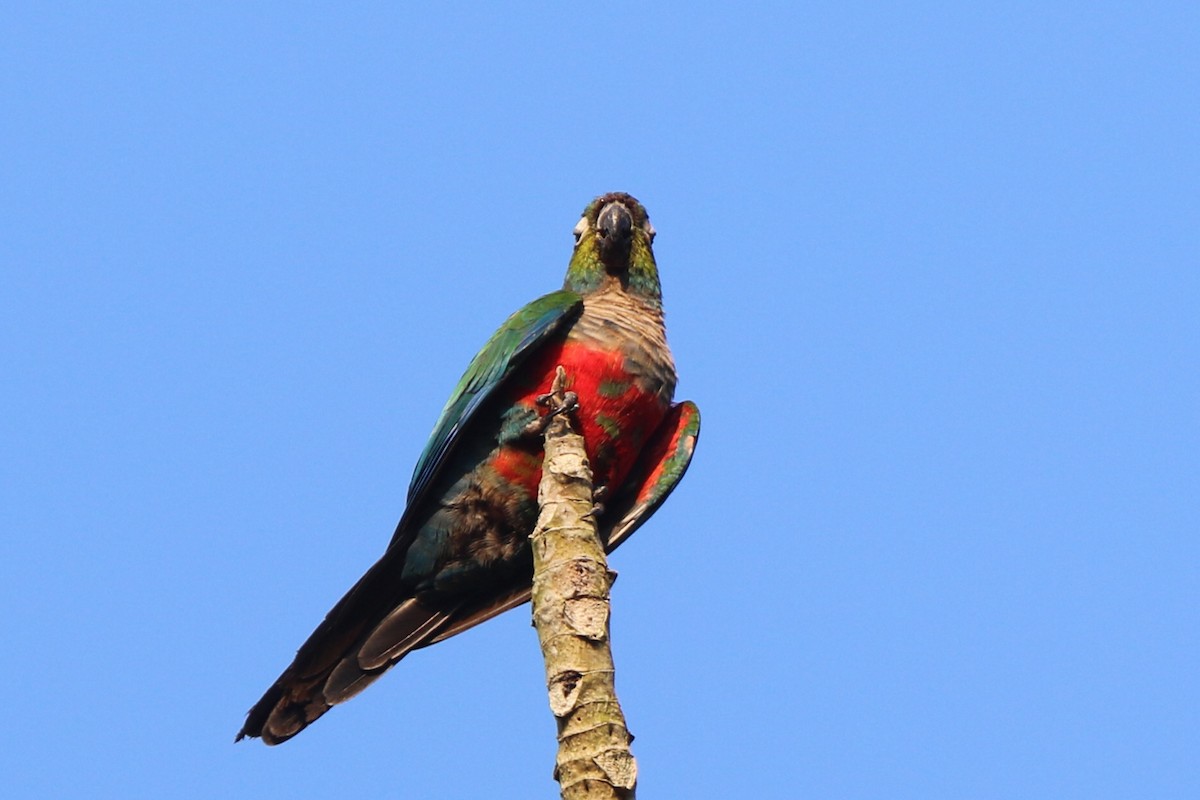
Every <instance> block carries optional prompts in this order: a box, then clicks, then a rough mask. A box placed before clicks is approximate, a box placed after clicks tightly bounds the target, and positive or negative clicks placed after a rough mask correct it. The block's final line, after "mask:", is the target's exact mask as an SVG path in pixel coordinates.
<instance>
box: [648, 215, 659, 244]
mask: <svg viewBox="0 0 1200 800" xmlns="http://www.w3.org/2000/svg"><path fill="white" fill-rule="evenodd" d="M655 233H657V231H655V230H654V226H653V225H651V224H650V220H646V236H647V237H648V238H649V239H650V241H651V242H652V243H653V242H654V235H655Z"/></svg>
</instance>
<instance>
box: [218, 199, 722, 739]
mask: <svg viewBox="0 0 1200 800" xmlns="http://www.w3.org/2000/svg"><path fill="white" fill-rule="evenodd" d="M654 236H655V231H654V227H653V226H652V225H651V224H650V219H649V216H648V215H647V213H646V210H645V208H643V207H642V204H641V203H639V202H638V201H637V200H636V199H634V198H633V197H631V196H630V195H628V194H626V193H623V192H612V193H608V194H605V195H602V196H600V197H597V198H596V199H594V200H593V201H592V202H591V203H589V204H588V206H587V207H586V208H585V209H584V211H583V216H582V217H581V218H580V220H579V223H578V224H577V225H576V226H575V229H574V237H575V244H574V250H573V252H572V254H571V258H570V261H569V263H568V266H567V275H566V279H565V281H564V283H563V288H562V289H560V290H558V291H555V292H551V293H550V294H547V295H545V296H544V297H541V298H539V299H537V300H534V301H533V302H531V303H529V304H528V305H526V306H525V307H523V308H521V309H520V310H519V311H517V312H516V313H514V314H513V315H512V316H510V317H509V318H508V319H507V320H506V321H505V322H504V324H503V325H501V326H500V328H499V329H498V330H497V331H496V332H495V333H494V334H493V335H492V337H491V338H490V339H489V340H488V341H487V343H486V344H485V345H484V346H483V349H482V350H480V351H479V353H478V354H477V355H476V356H475V358H474V359H473V360H472V361H471V362H470V364H469V366H468V367H467V370H466V372H465V373H464V375H463V376H462V379H461V380H460V381H459V382H458V385H457V386H455V388H454V390H453V392H452V393H451V396H450V399H449V401H448V402H447V403H446V406H445V408H444V409H443V410H442V413H441V416H440V417H439V418H438V420H437V423H436V425H435V426H434V429H433V432H432V434H431V435H430V437H429V441H428V443H427V444H426V445H425V449H424V450H423V451H422V452H421V454H420V456H419V458H418V459H417V463H416V467H415V468H414V470H413V476H412V481H411V483H410V485H409V489H408V495H407V502H406V505H405V509H404V512H403V514H402V515H401V518H400V521H399V523H398V524H397V526H396V530H395V533H394V534H393V535H392V538H391V540H390V542H389V543H388V545H387V548H386V549H385V550H384V553H383V555H382V556H381V557H380V558H379V560H378V561H377V562H376V563H375V564H374V565H373V566H371V567H370V569H368V570H367V571H366V573H364V574H363V576H362V577H361V578H360V579H359V580H358V582H357V583H355V584H354V586H352V587H351V588H350V590H349V591H348V592H346V594H345V596H344V597H342V599H341V600H339V601H338V602H337V604H336V605H334V606H333V608H332V609H331V610H330V611H329V613H328V614H327V615H326V617H325V619H324V620H323V621H322V622H321V623H320V625H318V626H317V628H316V630H314V631H313V633H312V635H311V636H309V638H308V640H307V641H305V642H304V644H303V645H301V646H300V649H299V650H298V651H297V652H296V656H295V659H294V660H293V661H292V663H291V664H290V665H289V666H288V667H287V669H285V670H284V671H283V673H282V674H281V675H280V676H279V678H278V679H277V680H276V681H275V682H274V684H272V685H271V687H270V688H269V689H267V691H266V693H265V694H263V696H262V698H261V699H260V700H259V701H258V702H257V703H255V704H254V706H253V707H252V708H251V709H250V711H249V712H248V713H247V715H246V720H245V724H244V725H243V726H242V728H241V730H240V731H239V733H238V734H237V737H236V741H241V740H242V739H243V738H246V737H251V738H255V737H257V738H261V739H262V741H263V742H265V743H266V744H269V745H275V744H279V743H281V742H284V741H287V740H288V739H290V738H291V737H293V736H295V735H296V734H297V733H299V732H300V731H302V730H304V728H306V727H307V726H308V725H310V724H312V723H313V722H314V721H315V720H316V719H317V718H318V717H320V716H321V715H322V714H324V713H325V712H326V711H328V710H329V709H330V708H332V707H333V706H334V705H337V704H339V703H342V702H344V701H346V700H349V699H350V698H351V697H353V696H355V695H357V694H358V693H359V692H361V691H362V690H363V689H365V688H366V687H367V686H368V685H369V684H371V683H372V682H374V681H375V680H376V679H377V678H379V677H380V676H381V675H382V674H383V673H384V672H386V671H387V670H388V669H390V668H391V667H392V666H394V665H395V664H396V662H398V661H399V660H400V659H402V658H403V657H404V656H405V655H407V654H408V653H410V652H411V651H413V650H416V649H419V648H422V647H427V646H429V645H432V644H435V643H437V642H440V641H443V640H445V639H447V638H449V637H451V636H454V635H455V634H458V633H461V632H462V631H465V630H467V629H468V628H471V627H473V626H475V625H478V624H479V623H481V622H484V621H485V620H488V619H490V618H492V617H494V616H496V615H497V614H500V613H501V612H503V611H506V610H508V609H511V608H514V607H516V606H519V605H521V604H522V603H525V602H527V601H528V600H529V598H530V592H531V583H532V577H533V559H532V553H531V547H530V542H529V536H530V534H531V533H532V532H533V528H534V525H535V522H536V519H537V515H538V504H537V487H538V482H539V480H540V478H541V471H542V461H543V452H542V447H543V444H542V443H543V439H542V432H543V430H544V427H545V424H546V423H547V422H548V419H549V415H551V414H554V413H558V412H561V411H562V410H563V409H558V410H557V411H556V410H555V409H549V408H547V407H546V399H547V397H548V396H549V393H550V391H551V388H550V387H551V385H552V384H553V383H554V377H555V373H556V370H557V367H559V366H561V367H563V368H564V369H565V372H566V376H567V382H568V383H567V388H568V389H569V390H570V391H571V392H573V393H574V396H575V397H576V398H577V408H576V410H574V412H573V413H574V419H575V424H576V430H577V431H578V432H579V433H580V434H581V435H582V436H583V440H584V446H585V450H586V452H587V456H588V460H589V462H590V465H591V468H592V471H593V476H594V479H593V480H594V485H595V487H596V508H595V510H594V512H593V518H594V519H595V520H596V524H597V532H598V535H599V536H600V538H601V541H602V543H603V544H604V547H605V550H606V551H608V552H611V551H612V550H613V549H614V548H616V547H617V546H618V545H620V544H621V543H622V542H624V541H625V540H626V539H627V538H628V537H629V536H630V535H631V534H632V533H633V532H634V531H635V530H636V529H637V528H638V527H639V526H641V525H642V523H644V522H645V521H646V520H647V519H648V518H649V517H650V515H651V514H653V513H654V512H655V511H656V510H657V509H658V508H659V506H661V505H662V503H663V501H664V500H666V498H667V496H668V495H669V494H670V493H671V492H672V490H674V488H675V487H676V486H677V485H678V483H679V481H680V480H681V479H682V478H683V475H684V473H685V472H686V470H687V468H688V466H689V464H690V463H691V460H692V454H693V451H694V449H695V445H696V440H697V437H698V436H699V432H700V412H699V409H698V408H697V406H696V404H695V403H692V402H690V401H684V402H680V403H675V402H673V398H674V393H675V385H676V381H677V378H676V373H675V364H674V360H673V358H672V356H671V351H670V349H669V348H668V347H667V339H666V329H665V327H664V322H663V306H662V290H661V286H660V283H659V277H658V267H657V265H656V263H655V260H654V252H653V250H652V247H651V245H652V243H653V241H654Z"/></svg>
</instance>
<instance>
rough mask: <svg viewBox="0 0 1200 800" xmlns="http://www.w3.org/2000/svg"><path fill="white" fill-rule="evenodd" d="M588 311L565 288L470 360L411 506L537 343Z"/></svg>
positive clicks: (530, 308) (537, 303) (421, 467)
mask: <svg viewBox="0 0 1200 800" xmlns="http://www.w3.org/2000/svg"><path fill="white" fill-rule="evenodd" d="M582 310H583V300H582V299H581V298H580V297H579V295H577V294H576V293H575V292H570V291H567V290H566V289H560V290H559V291H557V292H551V293H550V294H548V295H546V296H545V297H540V298H538V299H537V300H534V301H533V302H532V303H530V304H529V305H527V306H525V307H524V308H522V309H521V310H520V311H517V312H516V313H515V314H513V315H512V316H511V317H509V318H508V319H507V320H505V322H504V324H503V325H501V326H500V328H499V330H497V331H496V332H495V333H494V334H492V338H490V339H488V341H487V344H485V345H484V346H483V349H482V350H480V351H479V353H478V354H476V356H475V358H474V359H472V360H471V364H470V366H468V367H467V371H466V373H464V374H463V376H462V379H461V380H460V381H459V382H458V385H457V386H455V387H454V392H453V394H451V395H450V399H449V400H448V401H447V402H446V407H445V408H444V409H442V415H441V416H440V417H438V421H437V424H436V425H434V426H433V433H432V434H430V436H429V442H428V443H427V444H426V445H425V449H424V450H423V451H421V457H420V458H419V459H417V466H416V468H415V469H414V470H413V477H412V483H411V484H409V487H408V507H409V508H412V507H413V506H414V505H416V504H417V503H418V502H419V501H420V499H421V496H422V495H423V494H424V492H425V491H426V490H427V489H428V488H429V485H430V484H431V483H432V482H433V479H434V477H435V476H436V475H437V474H438V472H439V470H440V469H441V467H442V465H443V464H445V463H446V459H447V458H449V456H450V454H451V452H453V450H454V446H455V444H456V443H457V441H458V437H459V434H460V433H461V432H462V430H463V429H464V428H466V426H467V425H468V424H469V423H470V421H471V419H472V417H473V416H474V415H475V412H476V411H478V410H479V408H480V406H482V405H483V403H484V402H485V401H486V400H487V399H488V398H489V397H490V396H491V395H492V393H493V392H494V391H495V389H496V387H498V386H500V385H501V384H502V383H503V382H504V379H505V378H507V377H508V376H509V375H510V374H511V373H512V372H513V370H515V369H516V368H517V367H518V366H520V365H521V364H522V363H523V362H524V361H525V359H526V358H527V357H528V356H529V354H530V353H532V352H533V351H534V350H536V349H537V346H538V345H539V344H541V343H542V342H544V341H546V340H547V339H548V338H550V337H552V336H554V335H555V334H556V333H558V332H559V331H560V330H561V329H562V327H563V326H564V325H566V324H568V323H570V322H572V321H574V320H575V319H576V318H577V317H578V316H579V313H580V312H581V311H582Z"/></svg>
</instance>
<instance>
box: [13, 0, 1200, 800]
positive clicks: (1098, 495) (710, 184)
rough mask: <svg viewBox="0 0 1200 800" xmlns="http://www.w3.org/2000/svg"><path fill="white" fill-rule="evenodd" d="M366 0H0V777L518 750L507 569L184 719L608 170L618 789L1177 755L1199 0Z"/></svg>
mask: <svg viewBox="0 0 1200 800" xmlns="http://www.w3.org/2000/svg"><path fill="white" fill-rule="evenodd" d="M398 5H399V4H390V3H389V4H375V5H364V4H353V5H347V4H328V5H325V4H311V3H304V4H297V3H274V4H271V3H229V4H218V3H169V4H168V3H140V4H139V3H133V4H130V3H103V4H101V3H93V4H61V5H56V4H50V3H44V4H34V3H25V4H19V5H18V6H17V7H12V6H10V7H9V8H7V9H6V10H5V11H3V12H0V31H2V38H3V45H2V46H0V106H2V108H0V152H2V153H3V157H2V158H0V312H2V313H0V385H2V389H0V529H2V531H3V534H2V539H0V547H2V551H0V555H2V558H0V602H2V603H3V608H4V613H3V615H2V621H0V626H2V628H0V637H2V638H0V673H2V674H3V676H4V680H5V683H6V691H5V696H6V703H5V705H6V708H5V713H4V722H3V723H2V724H0V765H2V769H0V773H2V774H0V782H2V788H0V793H3V794H4V796H6V797H14V798H17V797H19V798H34V797H37V798H68V797H69V798H75V797H89V798H143V797H145V798H162V797H172V798H174V797H182V798H193V797H195V798H252V797H253V798H263V797H295V798H308V797H312V798H317V797H335V796H336V797H342V796H358V797H413V798H416V797H437V798H472V797H484V796H486V797H489V798H531V797H553V796H556V788H555V786H554V784H553V783H552V781H551V779H550V771H551V764H552V757H553V750H554V742H553V723H552V720H551V717H550V714H549V711H548V709H547V707H546V701H545V697H544V693H543V687H542V681H543V676H542V672H541V670H542V667H541V660H540V656H539V655H538V652H537V644H536V640H535V636H534V633H533V631H532V630H531V629H530V628H529V622H528V614H527V612H526V611H524V610H522V611H517V612H513V613H511V614H509V615H507V616H505V617H504V618H502V619H500V620H497V621H495V622H493V623H490V624H488V625H487V626H485V627H483V628H480V629H478V630H476V631H473V632H471V633H469V634H467V635H465V636H462V637H460V638H458V639H455V640H453V641H451V642H449V643H446V644H444V645H440V646H438V647H436V648H434V649H432V650H428V651H423V652H421V653H419V654H416V655H415V656H413V657H411V658H410V659H408V660H406V661H405V662H404V663H403V664H402V665H401V666H400V667H398V668H397V669H395V670H394V671H393V672H392V673H391V674H389V675H388V676H387V678H385V679H384V680H383V681H381V682H380V683H379V684H378V685H376V686H375V687H374V688H372V689H371V690H370V691H369V692H368V693H367V694H365V695H364V696H362V697H360V698H358V699H356V700H355V701H354V702H352V703H349V704H348V705H346V706H342V707H339V708H337V709H335V710H334V711H333V712H331V713H330V714H329V715H328V716H326V717H325V718H324V719H322V720H321V721H320V722H319V723H318V724H317V725H315V726H313V728H311V729H310V730H308V731H306V732H305V733H304V734H303V735H302V736H300V737H298V738H297V739H295V740H294V741H292V742H289V743H288V744H286V745H285V746H283V747H279V748H273V749H272V748H266V747H263V746H262V745H261V744H258V743H255V742H252V743H242V744H240V745H237V746H235V745H234V744H233V735H234V733H235V732H236V731H237V729H238V727H239V725H240V723H241V721H242V718H243V714H244V712H245V710H246V709H247V708H248V707H249V706H250V704H251V703H252V702H253V701H254V700H255V699H257V697H258V696H259V694H260V693H261V692H262V690H263V689H265V688H266V686H267V685H268V684H269V683H270V682H271V680H272V679H273V678H274V677H275V676H276V675H277V674H278V672H279V670H280V669H282V668H283V667H284V666H285V665H286V664H287V662H288V660H289V659H290V657H291V655H292V653H293V652H294V650H295V648H296V647H297V646H298V645H299V644H300V642H301V641H302V640H303V639H304V637H305V636H306V635H307V634H308V633H309V631H310V630H311V629H312V627H313V626H314V625H315V624H316V623H317V622H318V621H319V620H320V618H321V616H322V615H323V614H324V613H325V611H326V610H327V609H328V608H329V606H330V605H331V604H332V603H333V601H335V600H336V599H337V598H338V597H340V596H341V594H342V592H343V591H344V590H345V589H346V588H347V587H348V586H349V585H350V584H351V583H352V582H353V581H354V579H355V578H356V577H357V576H358V575H359V574H360V573H361V572H362V571H363V570H364V569H365V568H366V567H367V566H368V565H369V564H370V563H371V562H372V561H373V560H374V559H375V557H376V556H377V555H378V554H379V553H380V552H381V551H382V549H383V546H384V544H385V543H386V541H387V539H388V537H389V536H390V534H391V530H392V526H393V525H394V524H395V521H396V519H397V518H398V516H399V514H400V512H401V510H402V504H403V496H404V491H405V488H406V486H407V482H408V478H409V476H410V471H411V469H412V465H413V462H414V460H415V458H416V455H417V453H418V452H419V450H420V448H421V446H422V444H423V442H424V439H425V436H426V435H427V434H428V432H429V430H430V428H431V427H432V424H433V421H434V419H435V417H436V415H437V412H438V411H439V410H440V408H441V405H442V403H443V401H444V400H445V398H446V395H447V394H448V392H449V390H450V388H451V387H452V386H453V384H454V382H455V380H456V379H457V378H458V375H459V374H460V373H461V371H462V369H463V367H464V366H465V365H466V363H467V361H468V360H469V358H470V357H471V355H472V354H473V353H474V352H475V350H476V349H477V348H478V346H479V345H480V344H482V342H483V341H484V339H485V338H486V337H487V336H488V335H489V334H490V332H491V331H492V330H493V329H494V327H495V326H496V325H497V324H499V322H500V321H501V320H503V319H504V317H505V316H506V315H507V314H508V313H509V312H510V311H512V310H514V309H515V308H517V307H518V306H519V305H521V304H522V303H524V302H526V301H528V300H530V299H532V298H534V297H537V296H539V295H541V294H542V293H544V292H546V291H549V290H552V289H554V288H556V287H557V286H558V285H559V283H560V281H561V279H562V272H563V269H564V267H565V264H566V261H567V258H568V255H569V252H570V246H571V228H572V226H573V225H574V224H575V222H576V220H577V218H578V213H579V211H580V210H581V209H582V208H583V206H584V205H585V204H586V203H587V202H588V201H589V200H590V198H591V197H593V196H594V195H597V194H600V193H602V192H605V191H611V190H624V191H629V192H631V193H633V194H635V195H636V196H638V197H639V198H640V199H641V200H642V201H643V202H644V203H645V204H646V205H647V207H648V208H649V210H650V213H651V216H652V218H653V220H654V224H655V226H656V227H657V229H658V231H659V237H658V246H657V253H658V259H659V264H660V267H661V270H662V275H663V282H664V285H665V291H666V304H667V311H668V330H669V336H670V341H671V345H672V348H673V350H674V353H675V357H676V361H677V363H678V365H679V370H680V374H681V383H680V392H679V395H680V397H683V398H692V399H695V400H696V401H697V402H699V403H700V405H701V407H702V409H703V413H704V426H705V427H704V433H703V436H702V439H701V442H700V447H699V449H698V451H697V456H696V460H695V463H694V465H693V468H692V471H691V473H690V474H689V475H688V477H687V480H686V481H685V482H684V484H683V485H682V488H680V490H679V491H678V492H677V493H676V494H675V496H674V497H673V498H672V499H671V502H669V503H668V504H667V505H666V506H665V507H664V509H663V510H662V511H661V512H660V513H659V514H658V515H657V517H656V518H655V519H654V521H653V522H652V524H651V525H649V526H648V527H646V528H644V529H643V530H642V531H641V532H639V534H638V535H637V537H635V538H634V539H633V540H632V541H631V542H630V543H629V544H628V545H626V547H625V548H623V549H622V551H621V552H619V553H618V554H617V556H616V557H615V559H614V566H615V567H616V568H617V569H618V570H619V571H620V573H621V580H620V581H619V582H618V583H617V586H616V597H615V612H614V613H615V621H614V628H615V630H614V640H615V647H616V654H617V660H618V668H619V671H618V679H619V688H620V695H621V699H622V701H623V703H624V704H625V707H626V709H627V712H628V716H629V719H630V724H631V727H632V728H633V730H634V732H635V733H636V734H637V737H638V738H637V742H636V744H635V752H636V754H637V756H638V758H639V760H640V763H641V769H642V780H641V789H642V795H643V796H644V797H646V798H655V797H658V798H669V797H748V798H785V799H790V798H805V797H814V798H815V797H820V798H1075V797H1079V798H1156V799H1158V798H1194V797H1200V755H1198V752H1200V751H1198V750H1197V745H1198V743H1200V689H1198V682H1200V611H1198V609H1200V544H1198V541H1197V539H1198V534H1200V512H1198V507H1197V490H1198V489H1200V463H1198V453H1200V430H1198V427H1200V426H1198V415H1200V377H1198V364H1197V356H1198V352H1200V311H1198V307H1200V277H1198V274H1197V268H1198V266H1200V190H1198V188H1197V187H1198V186H1200V55H1198V53H1200V10H1198V9H1200V6H1197V5H1196V4H1195V3H1148V4H1123V3H1045V2H1037V3H1021V2H1008V3H972V4H967V3H944V4H939V3H903V4H900V3H897V4H879V3H840V4H830V5H828V6H818V5H811V4H797V3H779V4H772V5H760V4H736V5H735V4H729V5H720V4H704V3H700V4H694V3H673V4H672V3H665V4H651V3H623V2H610V3H602V4H550V3H546V4H514V5H513V6H511V7H508V8H504V9H491V10H481V7H482V6H483V5H484V4H482V3H473V4H453V3H449V4H434V5H436V9H434V8H431V4H424V5H420V6H418V5H415V4H414V5H413V6H412V7H408V8H398V7H397V6H398Z"/></svg>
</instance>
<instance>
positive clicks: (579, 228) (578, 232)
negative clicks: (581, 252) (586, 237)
mask: <svg viewBox="0 0 1200 800" xmlns="http://www.w3.org/2000/svg"><path fill="white" fill-rule="evenodd" d="M587 229H588V221H587V217H583V218H581V219H580V220H579V222H578V223H577V224H576V225H575V230H574V231H573V233H574V234H575V244H579V240H580V239H582V238H583V234H584V233H586V232H587Z"/></svg>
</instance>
